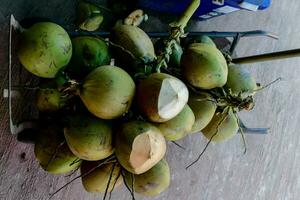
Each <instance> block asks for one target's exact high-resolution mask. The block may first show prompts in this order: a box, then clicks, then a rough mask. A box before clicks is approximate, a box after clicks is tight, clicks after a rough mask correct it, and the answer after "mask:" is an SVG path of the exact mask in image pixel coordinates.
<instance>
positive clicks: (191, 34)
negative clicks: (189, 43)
mask: <svg viewBox="0 0 300 200" xmlns="http://www.w3.org/2000/svg"><path fill="white" fill-rule="evenodd" d="M69 34H70V35H71V36H72V37H76V36H100V37H103V38H108V37H109V36H110V32H105V31H101V32H86V31H69ZM147 34H148V35H149V37H151V38H160V37H168V36H169V35H170V33H169V32H147ZM237 34H239V35H240V37H256V36H266V37H270V38H273V39H278V36H277V35H275V34H274V33H270V32H266V31H262V30H256V31H246V32H216V31H212V32H188V37H196V36H200V35H207V36H209V37H213V38H222V37H235V36H236V35H237Z"/></svg>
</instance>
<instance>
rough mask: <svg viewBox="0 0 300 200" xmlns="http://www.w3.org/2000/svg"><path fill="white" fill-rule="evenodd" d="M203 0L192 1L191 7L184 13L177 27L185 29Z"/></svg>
mask: <svg viewBox="0 0 300 200" xmlns="http://www.w3.org/2000/svg"><path fill="white" fill-rule="evenodd" d="M200 3H201V0H192V1H191V2H190V4H189V6H188V7H187V8H186V9H185V11H184V13H183V14H182V15H181V17H180V19H179V20H178V22H177V26H178V27H180V28H182V29H184V28H185V27H186V25H187V23H188V22H189V20H190V19H191V17H192V16H193V14H194V12H195V11H196V10H197V9H198V7H199V6H200Z"/></svg>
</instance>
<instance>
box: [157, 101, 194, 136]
mask: <svg viewBox="0 0 300 200" xmlns="http://www.w3.org/2000/svg"><path fill="white" fill-rule="evenodd" d="M194 122H195V115H194V113H193V111H192V110H191V108H190V107H189V106H188V105H185V106H184V108H183V109H182V111H181V112H180V113H179V114H178V115H177V116H176V117H174V118H173V119H171V120H169V121H167V122H164V123H157V124H155V126H156V127H157V128H158V129H159V130H160V131H161V133H162V134H163V135H164V136H165V138H166V140H170V141H175V140H180V139H182V138H183V137H185V136H186V135H187V134H188V133H189V132H190V131H191V130H192V127H193V124H194Z"/></svg>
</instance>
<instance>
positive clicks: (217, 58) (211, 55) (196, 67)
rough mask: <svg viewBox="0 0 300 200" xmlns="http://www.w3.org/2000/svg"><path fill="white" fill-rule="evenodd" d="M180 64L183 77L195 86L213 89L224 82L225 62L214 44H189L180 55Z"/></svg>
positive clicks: (225, 73)
mask: <svg viewBox="0 0 300 200" xmlns="http://www.w3.org/2000/svg"><path fill="white" fill-rule="evenodd" d="M181 66H182V73H183V76H184V78H185V79H186V80H187V81H188V82H189V83H190V84H191V85H193V86H195V87H197V88H201V89H213V88H216V87H222V86H224V85H225V84H226V81H227V75H228V67H227V63H226V60H225V58H224V56H223V54H222V53H221V52H220V51H219V50H218V49H217V48H215V47H214V46H211V45H208V44H203V43H193V44H191V45H190V46H189V47H188V48H187V49H186V51H185V52H184V54H183V55H182V58H181Z"/></svg>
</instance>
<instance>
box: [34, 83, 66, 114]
mask: <svg viewBox="0 0 300 200" xmlns="http://www.w3.org/2000/svg"><path fill="white" fill-rule="evenodd" d="M65 104H66V100H65V99H64V98H63V95H62V93H61V92H59V91H58V90H57V89H54V88H42V89H39V90H38V92H37V95H36V106H37V108H38V110H39V111H41V112H56V111H59V110H60V109H62V108H63V107H64V106H65Z"/></svg>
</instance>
